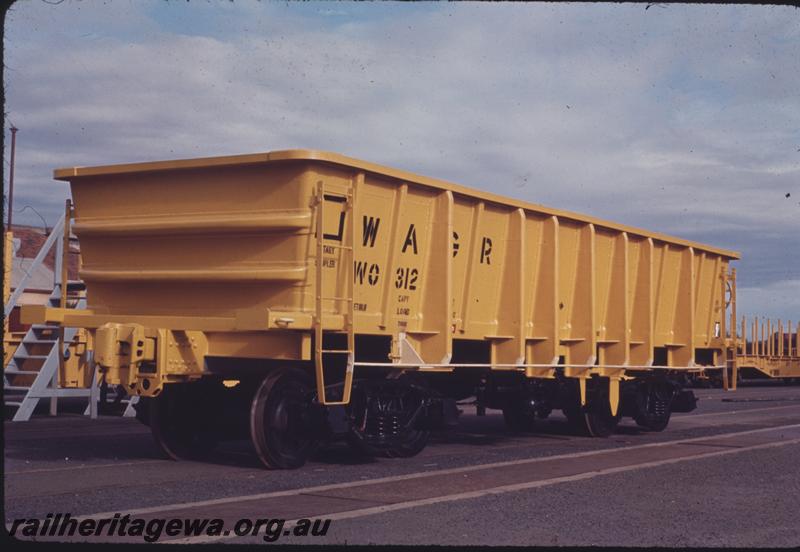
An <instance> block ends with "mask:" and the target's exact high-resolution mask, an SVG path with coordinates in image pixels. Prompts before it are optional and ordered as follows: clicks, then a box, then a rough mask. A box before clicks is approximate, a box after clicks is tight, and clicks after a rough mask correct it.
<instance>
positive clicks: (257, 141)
mask: <svg viewBox="0 0 800 552" xmlns="http://www.w3.org/2000/svg"><path fill="white" fill-rule="evenodd" d="M333 11H334V12H337V13H332V12H331V8H330V5H329V4H320V3H300V4H292V3H289V4H281V3H268V2H261V3H238V2H237V3H219V4H217V3H214V4H211V3H208V4H206V3H201V2H192V3H189V4H187V5H184V3H177V2H166V3H164V2H152V3H145V2H136V3H128V4H119V3H114V5H113V6H108V5H105V4H102V3H99V2H87V1H83V2H65V3H62V4H60V5H58V6H49V5H47V4H43V3H32V2H28V3H18V4H15V5H14V7H13V8H12V10H11V11H10V12H9V13H8V17H7V19H6V49H5V63H6V66H7V68H6V78H7V83H8V85H7V104H6V110H7V112H8V113H9V115H10V118H11V120H13V121H14V123H15V124H16V125H17V126H18V127H20V128H21V130H20V132H19V133H18V140H19V141H18V145H19V149H18V157H17V190H15V196H16V197H15V203H16V204H17V205H19V206H20V207H21V206H22V205H23V204H24V203H26V202H27V203H29V204H31V205H34V206H36V208H37V209H39V210H40V211H41V212H43V214H45V216H46V217H47V218H48V220H50V222H51V223H52V221H53V220H55V219H56V218H57V217H58V216H59V213H60V209H61V207H60V205H61V203H62V202H63V199H64V198H65V197H66V193H67V192H66V186H65V185H63V184H60V183H54V182H52V181H51V175H52V169H53V168H55V167H60V166H71V165H90V164H107V163H115V162H133V161H144V160H154V159H164V158H180V157H195V156H205V155H224V154H234V153H245V152H254V151H267V150H271V149H285V148H291V147H304V148H319V149H328V150H333V151H338V152H341V153H345V154H348V155H351V156H354V157H361V158H364V159H367V160H370V161H374V162H379V163H384V164H389V165H392V166H396V167H398V168H403V169H406V170H412V171H416V172H420V173H422V174H426V175H430V176H434V177H438V178H443V179H447V180H452V181H456V182H459V183H462V184H465V185H468V186H473V187H476V188H481V189H490V190H492V191H496V192H499V193H501V194H505V195H509V196H513V197H517V198H520V199H524V200H528V201H532V202H536V203H541V204H545V205H550V206H554V207H559V208H563V209H568V210H575V211H579V212H586V213H591V214H594V215H597V216H600V217H603V218H607V219H611V220H615V221H619V222H622V223H626V224H630V225H634V226H639V227H644V228H648V229H652V230H656V231H662V232H667V233H671V234H675V235H679V236H682V237H686V238H690V239H695V240H698V241H702V242H705V243H711V244H713V245H718V246H721V247H727V248H731V249H736V250H740V251H742V252H743V255H744V258H743V260H742V261H741V262H740V263H739V275H740V282H741V284H742V285H743V286H749V289H755V288H758V289H770V288H769V286H770V285H772V284H774V283H777V282H781V281H787V280H792V279H794V278H796V277H797V275H798V274H800V255H798V246H797V242H796V236H797V235H798V230H800V203H798V202H800V188H798V182H800V179H799V178H798V176H800V153H798V152H797V150H798V149H800V136H798V134H797V129H798V128H800V105H799V104H798V103H797V101H796V91H797V90H798V89H800V55H799V54H800V51H798V50H800V48H798V46H797V45H798V44H800V41H798V40H797V39H798V38H800V36H798V35H799V34H800V32H799V31H798V28H797V26H796V25H795V24H793V17H794V10H793V8H791V7H753V6H680V5H670V6H669V7H668V8H666V9H659V10H652V9H651V10H647V11H645V10H644V9H643V7H642V6H618V5H613V6H612V5H602V4H598V5H580V6H578V5H550V4H519V5H508V4H503V5H500V4H488V3H487V4H480V3H478V4H458V5H453V4H428V3H410V4H408V5H405V4H402V5H399V4H391V5H385V4H380V3H364V4H349V3H348V4H344V3H339V4H337V5H336V7H335V9H333ZM339 11H343V12H346V14H340V13H338V12H339ZM220 13H222V14H223V16H219V14H220ZM214 16H218V17H214ZM45 54H46V55H45ZM786 193H791V198H790V199H787V198H785V194H786ZM794 198H797V200H795V199H794ZM17 202H19V203H17ZM40 207H41V208H40ZM27 216H29V213H25V214H23V215H20V217H27ZM37 220H38V219H33V218H31V219H30V221H31V223H36V222H37ZM793 240H794V241H793ZM770 308H771V307H770Z"/></svg>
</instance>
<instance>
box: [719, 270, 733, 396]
mask: <svg viewBox="0 0 800 552" xmlns="http://www.w3.org/2000/svg"><path fill="white" fill-rule="evenodd" d="M720 278H722V286H721V288H722V290H721V291H722V316H720V317H719V319H720V326H721V328H720V336H721V337H722V342H723V343H724V344H725V346H724V349H723V358H722V361H723V363H722V388H723V389H724V390H725V391H728V389H729V388H730V387H729V385H728V355H729V354H730V341H729V340H728V328H727V326H728V320H727V315H728V310H727V309H728V304H727V303H726V301H725V299H726V297H725V293H726V292H727V291H728V289H731V292H733V289H732V288H730V287H729V284H728V265H725V266H724V267H723V269H722V272H721V274H720ZM731 301H733V295H731Z"/></svg>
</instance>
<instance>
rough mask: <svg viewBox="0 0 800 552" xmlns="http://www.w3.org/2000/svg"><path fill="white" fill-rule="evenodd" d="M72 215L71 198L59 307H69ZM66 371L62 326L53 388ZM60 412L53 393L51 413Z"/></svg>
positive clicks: (63, 244)
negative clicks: (68, 288) (68, 284)
mask: <svg viewBox="0 0 800 552" xmlns="http://www.w3.org/2000/svg"><path fill="white" fill-rule="evenodd" d="M71 217H72V201H70V200H69V199H68V200H67V201H66V202H65V204H64V235H63V236H61V240H62V241H61V251H60V253H61V275H60V278H59V279H60V283H59V287H60V289H59V305H58V306H59V308H62V309H64V308H66V307H67V287H68V286H67V283H68V281H69V235H70V233H71V230H70V222H71ZM65 373H66V365H65V361H64V326H63V325H62V326H60V327H59V330H58V370H56V372H55V373H54V374H53V381H52V387H53V390H56V389H58V387H59V377H60V375H61V374H65ZM57 412H58V397H57V396H56V395H55V394H53V396H52V397H50V415H51V416H55V415H56V414H57Z"/></svg>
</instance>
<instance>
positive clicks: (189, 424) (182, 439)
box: [148, 382, 217, 460]
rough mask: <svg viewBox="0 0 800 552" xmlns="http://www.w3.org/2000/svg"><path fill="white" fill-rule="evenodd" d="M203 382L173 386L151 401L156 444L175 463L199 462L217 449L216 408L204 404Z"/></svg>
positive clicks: (152, 428)
mask: <svg viewBox="0 0 800 552" xmlns="http://www.w3.org/2000/svg"><path fill="white" fill-rule="evenodd" d="M202 386H203V384H202V383H199V382H198V383H191V384H171V385H167V386H165V387H164V390H163V391H162V392H161V394H160V395H159V396H158V397H155V398H153V399H151V400H149V401H148V402H149V404H150V408H149V410H150V412H149V420H148V421H149V425H150V430H151V432H152V434H153V438H154V439H155V442H156V445H157V446H158V448H159V449H160V450H161V452H162V453H163V454H164V455H165V456H167V457H169V458H171V459H173V460H197V459H201V458H204V457H206V456H208V454H210V453H211V452H212V451H213V450H214V448H215V447H216V446H217V439H216V435H215V432H214V429H213V421H214V420H213V418H214V416H213V412H214V409H213V408H209V407H208V405H207V404H203V403H204V402H205V401H204V400H203V398H204V393H203V387H202Z"/></svg>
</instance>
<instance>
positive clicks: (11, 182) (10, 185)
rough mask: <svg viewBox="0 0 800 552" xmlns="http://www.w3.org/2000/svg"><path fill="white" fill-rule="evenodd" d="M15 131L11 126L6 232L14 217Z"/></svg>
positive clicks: (15, 128) (9, 229)
mask: <svg viewBox="0 0 800 552" xmlns="http://www.w3.org/2000/svg"><path fill="white" fill-rule="evenodd" d="M17 130H19V129H18V128H17V127H15V126H14V125H11V166H10V167H9V175H8V231H9V232H10V231H11V224H12V222H13V220H14V219H13V216H14V158H15V157H16V151H17Z"/></svg>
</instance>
